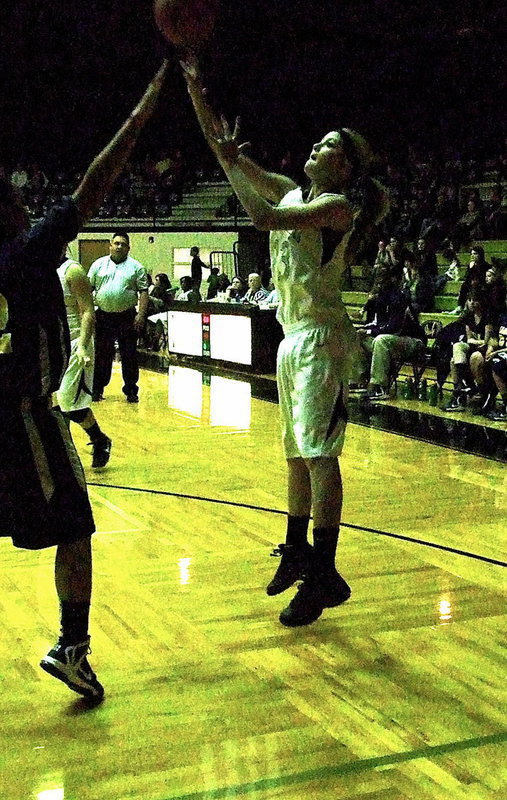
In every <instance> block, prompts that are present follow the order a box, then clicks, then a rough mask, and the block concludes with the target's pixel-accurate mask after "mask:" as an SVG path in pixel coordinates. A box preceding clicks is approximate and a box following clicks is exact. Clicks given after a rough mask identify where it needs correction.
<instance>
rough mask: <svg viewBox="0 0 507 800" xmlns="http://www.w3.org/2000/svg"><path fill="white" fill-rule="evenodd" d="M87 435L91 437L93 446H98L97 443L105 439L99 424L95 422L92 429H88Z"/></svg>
mask: <svg viewBox="0 0 507 800" xmlns="http://www.w3.org/2000/svg"><path fill="white" fill-rule="evenodd" d="M86 433H87V434H88V436H89V437H90V442H91V443H92V444H97V442H100V441H101V440H102V439H103V438H104V434H103V433H102V431H101V430H100V428H99V424H98V422H94V423H93V425H92V426H91V428H87V429H86Z"/></svg>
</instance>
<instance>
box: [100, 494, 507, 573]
mask: <svg viewBox="0 0 507 800" xmlns="http://www.w3.org/2000/svg"><path fill="white" fill-rule="evenodd" d="M88 486H100V487H102V488H104V489H118V490H120V491H126V492H141V493H144V494H155V495H162V496H164V497H179V498H181V499H183V500H198V501H199V502H201V503H216V504H217V505H224V506H232V507H234V508H248V509H250V510H252V511H264V512H266V513H268V514H283V515H284V516H285V515H286V514H287V512H286V511H283V510H281V509H278V508H265V507H264V506H255V505H253V504H250V503H240V502H234V501H233V500H221V499H219V498H216V497H203V496H199V495H194V494H185V493H183V492H169V491H167V490H166V489H147V488H145V487H139V486H119V485H117V484H111V483H97V482H95V481H93V482H92V481H89V482H88ZM341 527H342V528H351V529H352V530H356V531H364V532H365V533H374V534H377V535H378V536H387V537H388V538H390V539H399V540H400V541H405V542H410V543H412V544H420V545H423V546H424V547H432V548H434V549H435V550H443V551H445V552H448V553H453V554H454V555H458V556H464V557H465V558H473V559H475V560H476V561H483V562H485V563H487V564H493V565H494V566H498V567H507V562H505V561H500V560H498V559H496V558H490V557H489V556H483V555H481V554H479V553H470V552H469V551H468V550H458V549H457V548H456V547H449V546H447V545H445V544H437V543H436V542H429V541H427V540H426V539H416V538H415V537H413V536H404V535H403V534H402V533H391V532H390V531H382V530H380V529H379V528H368V527H366V526H364V525H354V524H353V523H351V522H342V523H341Z"/></svg>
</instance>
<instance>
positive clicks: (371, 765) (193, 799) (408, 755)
mask: <svg viewBox="0 0 507 800" xmlns="http://www.w3.org/2000/svg"><path fill="white" fill-rule="evenodd" d="M505 741H507V732H505V731H502V732H499V733H494V734H491V735H490V736H476V737H474V738H472V739H464V740H462V741H459V742H447V743H445V744H437V745H429V746H427V747H421V748H419V749H417V750H408V751H405V752H402V753H391V754H389V755H386V756H375V757H373V758H361V759H358V760H357V761H349V762H347V763H346V764H339V765H336V766H331V765H328V766H323V767H316V768H314V769H308V770H305V771H303V772H298V773H292V774H290V775H280V776H277V777H273V778H259V779H258V780H256V781H249V782H248V783H242V784H239V785H236V786H222V787H219V788H217V789H208V790H204V791H197V792H189V793H187V794H178V795H168V796H167V797H166V798H165V800H222V798H227V797H239V796H240V795H245V794H251V793H253V792H262V791H274V790H276V789H284V788H288V787H289V786H295V785H297V784H302V783H306V782H309V781H322V780H326V779H329V778H340V777H342V776H344V775H358V774H359V773H361V772H368V771H370V770H373V769H377V768H379V767H390V766H394V765H395V764H403V763H406V762H407V761H416V760H417V759H420V758H423V759H431V758H435V757H438V756H444V755H448V754H449V753H459V752H460V751H463V750H472V749H476V748H479V747H486V746H488V745H491V744H502V743H503V742H505Z"/></svg>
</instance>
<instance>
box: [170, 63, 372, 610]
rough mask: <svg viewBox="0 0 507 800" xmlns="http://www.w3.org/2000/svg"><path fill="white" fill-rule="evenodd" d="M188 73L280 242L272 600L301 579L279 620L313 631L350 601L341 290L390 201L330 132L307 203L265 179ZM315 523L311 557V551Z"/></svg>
mask: <svg viewBox="0 0 507 800" xmlns="http://www.w3.org/2000/svg"><path fill="white" fill-rule="evenodd" d="M182 67H183V70H184V74H185V78H186V80H187V86H188V90H189V94H190V97H191V99H192V102H193V105H194V108H195V111H196V114H197V118H198V120H199V122H200V125H201V127H202V129H203V132H204V134H205V136H206V138H207V140H208V143H209V144H210V146H211V147H212V149H213V151H214V152H215V154H216V156H217V158H218V160H219V162H220V164H221V166H222V168H223V169H224V171H225V173H226V175H227V177H228V179H229V182H230V184H231V186H232V188H233V189H234V191H235V192H236V195H237V196H238V199H239V200H240V202H241V203H242V205H243V206H244V208H245V210H246V211H247V213H248V214H249V215H250V217H251V219H252V222H253V224H254V225H255V226H256V227H257V228H259V229H260V230H269V231H271V235H270V249H271V261H272V273H273V282H274V285H275V287H276V289H277V290H278V292H279V295H280V305H279V308H278V312H277V316H278V319H279V321H280V323H281V325H282V326H283V329H284V333H285V339H284V340H283V341H282V343H281V345H280V349H279V353H278V363H277V380H278V389H279V398H280V409H281V418H282V436H283V445H284V450H285V456H286V458H287V469H288V518H287V536H286V541H285V543H284V544H283V545H280V547H279V549H278V550H277V551H275V552H276V554H280V555H282V560H281V562H280V565H279V567H278V569H277V571H276V573H275V576H274V577H273V580H272V581H271V582H270V584H269V585H268V587H267V592H268V594H270V595H274V594H278V593H280V592H283V591H285V589H287V588H289V586H291V585H292V584H293V583H294V582H295V581H296V580H298V579H300V578H302V579H303V582H302V584H301V585H300V587H299V589H298V592H297V594H296V595H295V596H294V597H293V599H292V600H291V602H290V603H289V605H288V606H287V608H285V609H284V610H283V611H282V612H281V614H280V621H281V622H282V623H283V624H284V625H288V626H296V625H306V624H308V623H310V622H314V621H315V620H316V619H318V617H319V616H320V615H321V614H322V611H323V609H324V608H326V607H331V606H337V605H339V604H340V603H342V602H344V601H345V600H347V599H348V597H349V596H350V587H349V586H348V584H347V583H346V581H345V580H344V579H343V578H342V576H341V575H340V574H339V573H338V572H337V570H336V567H335V555H336V546H337V542H338V532H339V526H340V520H341V508H342V498H343V490H342V481H341V474H340V467H339V463H338V456H339V454H340V453H341V450H342V446H343V439H344V434H345V426H346V422H347V412H346V399H347V387H348V382H349V377H350V375H351V370H352V365H353V363H354V360H355V358H356V352H357V347H358V345H357V342H356V336H355V332H354V328H353V326H352V323H351V322H350V320H349V318H348V316H347V313H346V310H345V307H344V305H343V302H342V299H341V293H340V288H341V279H342V274H343V271H344V269H345V267H346V266H347V265H348V264H350V263H353V261H352V259H353V257H354V254H355V249H356V246H357V244H358V240H359V239H361V238H362V237H363V235H365V234H366V233H369V232H370V231H371V229H372V227H373V225H374V224H375V223H377V222H379V221H380V219H381V218H382V217H383V216H384V214H385V213H386V211H387V207H388V203H387V197H386V194H385V190H384V189H383V187H382V186H381V185H380V184H379V183H378V182H377V181H375V180H374V179H373V178H372V177H371V169H372V165H373V157H372V154H371V151H370V148H369V146H368V144H367V143H366V141H365V140H364V139H363V137H362V136H360V135H359V134H358V133H356V132H355V131H352V130H350V129H348V128H342V129H340V130H335V131H331V132H330V133H328V134H327V135H326V136H324V137H323V139H322V140H321V141H319V142H317V143H316V144H315V145H314V146H313V149H312V152H311V155H310V157H309V158H308V160H307V161H306V164H305V173H306V175H307V177H308V178H309V180H310V186H309V189H308V191H307V192H304V191H303V190H302V189H301V188H300V187H298V186H297V185H296V184H295V183H294V182H293V181H292V180H291V179H290V178H288V177H286V176H283V175H277V174H274V173H269V172H266V171H265V170H263V169H262V168H261V167H259V166H258V165H257V164H255V163H254V162H253V161H252V160H251V159H249V158H247V157H246V156H245V155H244V154H243V152H242V149H243V148H242V146H241V145H238V142H237V133H238V126H237V125H236V128H235V130H234V132H233V133H231V132H230V130H229V127H228V125H227V123H226V121H225V120H224V119H223V118H221V119H218V118H217V117H216V116H215V115H214V114H213V112H212V111H211V109H210V108H209V106H208V104H207V102H206V98H205V93H204V91H203V86H202V83H201V79H200V76H199V72H198V68H197V64H196V62H195V61H191V62H187V63H185V64H182ZM273 204H274V205H273ZM311 512H313V547H312V546H311V545H310V544H309V543H308V541H307V531H308V525H309V519H310V513H311Z"/></svg>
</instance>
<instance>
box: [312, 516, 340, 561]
mask: <svg viewBox="0 0 507 800" xmlns="http://www.w3.org/2000/svg"><path fill="white" fill-rule="evenodd" d="M338 532H339V528H338V527H336V528H314V529H313V550H314V561H315V566H316V568H317V571H318V572H321V571H322V570H324V571H330V570H334V569H335V558H336V546H337V544H338Z"/></svg>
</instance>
